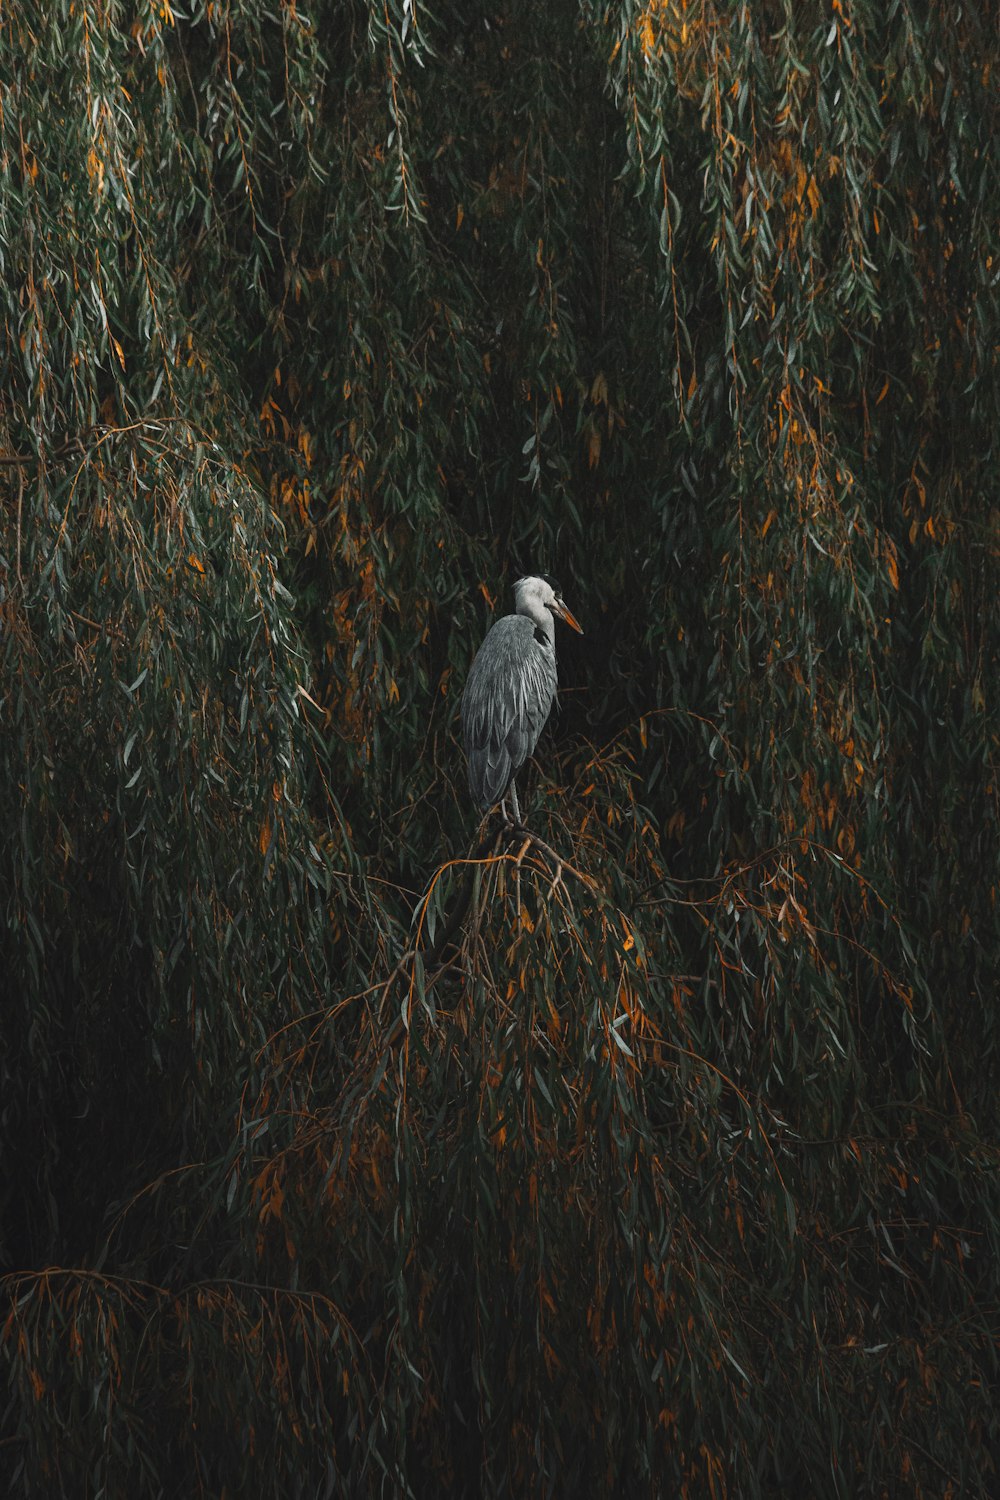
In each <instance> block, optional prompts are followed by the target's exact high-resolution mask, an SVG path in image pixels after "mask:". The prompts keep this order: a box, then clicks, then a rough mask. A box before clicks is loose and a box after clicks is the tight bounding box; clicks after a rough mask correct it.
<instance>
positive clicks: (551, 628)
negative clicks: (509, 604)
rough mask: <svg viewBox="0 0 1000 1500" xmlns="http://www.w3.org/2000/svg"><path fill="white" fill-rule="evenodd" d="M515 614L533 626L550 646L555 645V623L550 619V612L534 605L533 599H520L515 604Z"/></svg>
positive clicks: (541, 606)
mask: <svg viewBox="0 0 1000 1500" xmlns="http://www.w3.org/2000/svg"><path fill="white" fill-rule="evenodd" d="M517 613H518V614H519V615H525V616H526V617H527V618H528V619H529V620H530V621H531V623H532V624H533V625H536V626H537V627H538V629H539V630H540V631H541V632H542V634H543V635H544V636H545V639H546V640H547V641H548V643H549V645H550V646H555V643H556V622H555V620H554V619H553V618H552V611H551V610H550V609H546V608H545V605H544V604H536V603H535V601H534V599H520V600H518V603H517Z"/></svg>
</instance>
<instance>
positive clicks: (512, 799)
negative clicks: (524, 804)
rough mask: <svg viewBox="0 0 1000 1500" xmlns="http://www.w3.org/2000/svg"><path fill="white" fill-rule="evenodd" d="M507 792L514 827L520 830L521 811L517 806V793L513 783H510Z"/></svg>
mask: <svg viewBox="0 0 1000 1500" xmlns="http://www.w3.org/2000/svg"><path fill="white" fill-rule="evenodd" d="M508 790H509V792H510V805H511V807H512V808H513V810H514V827H515V828H521V827H522V826H523V825H522V823H521V809H520V808H519V807H518V805H517V792H516V790H515V788H514V783H513V781H511V784H510V786H509V788H508Z"/></svg>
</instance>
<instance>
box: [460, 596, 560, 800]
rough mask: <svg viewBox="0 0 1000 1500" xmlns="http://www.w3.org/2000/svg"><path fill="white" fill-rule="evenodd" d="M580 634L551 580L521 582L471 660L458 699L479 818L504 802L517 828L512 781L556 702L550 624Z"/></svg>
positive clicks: (554, 628) (552, 630)
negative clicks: (508, 802) (510, 605)
mask: <svg viewBox="0 0 1000 1500" xmlns="http://www.w3.org/2000/svg"><path fill="white" fill-rule="evenodd" d="M556 615H558V616H559V618H560V619H561V620H565V621H566V624H567V625H571V626H572V627H573V629H574V630H577V631H579V632H580V634H581V635H582V634H583V629H582V627H581V626H580V625H579V624H578V623H577V621H576V620H575V619H574V617H573V614H572V613H571V611H570V610H569V609H567V607H566V605H565V604H564V603H563V599H562V592H561V590H560V588H559V585H558V584H557V583H556V581H555V579H554V578H549V577H547V576H542V577H537V578H536V577H531V578H520V579H518V581H517V583H515V585H514V613H513V614H512V615H504V616H503V618H502V619H499V620H497V622H496V624H495V625H494V626H493V627H492V629H491V630H490V631H489V632H488V634H487V636H486V639H485V641H484V642H483V644H482V645H481V646H480V648H479V650H478V652H477V653H476V659H475V661H474V662H473V663H472V668H471V670H470V672H469V679H468V681H467V682H466V684H465V692H464V693H463V694H462V730H463V733H464V736H465V753H466V757H467V759H468V762H469V790H470V791H471V792H472V795H473V798H474V799H475V802H476V804H477V806H478V807H479V809H480V811H481V812H486V811H488V809H489V808H491V807H495V806H496V804H497V803H498V802H499V803H501V804H502V803H503V802H504V801H505V799H506V797H507V795H508V793H509V794H510V800H511V806H512V808H513V813H514V822H515V823H516V824H518V825H519V824H520V822H521V809H520V808H519V807H518V805H517V792H516V791H515V789H514V777H515V776H516V775H517V773H518V771H519V770H520V769H521V767H522V766H523V765H524V762H525V761H526V760H527V759H528V756H529V755H530V754H531V752H532V750H534V748H535V745H536V744H537V742H538V736H539V735H540V734H541V732H542V729H543V727H544V725H545V721H546V719H547V718H548V716H549V710H550V709H551V707H552V704H553V701H554V699H555V696H556V623H555V616H556Z"/></svg>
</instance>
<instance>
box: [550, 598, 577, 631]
mask: <svg viewBox="0 0 1000 1500" xmlns="http://www.w3.org/2000/svg"><path fill="white" fill-rule="evenodd" d="M552 612H553V614H557V615H558V616H559V618H560V620H565V621H566V624H567V625H572V627H573V629H574V630H575V631H576V632H577V634H578V635H583V626H582V625H581V624H580V622H579V620H578V619H577V618H576V616H575V615H574V613H573V611H572V610H570V609H567V608H566V606H565V604H564V603H563V602H562V600H561V599H557V600H556V602H555V604H553V606H552Z"/></svg>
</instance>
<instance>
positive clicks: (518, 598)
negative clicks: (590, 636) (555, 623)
mask: <svg viewBox="0 0 1000 1500" xmlns="http://www.w3.org/2000/svg"><path fill="white" fill-rule="evenodd" d="M514 607H515V609H516V610H517V612H518V614H522V615H532V616H535V617H536V618H537V617H538V615H539V614H540V612H541V611H542V610H546V609H547V610H549V611H550V612H551V613H552V614H554V615H557V616H558V618H559V619H560V620H565V621H566V624H567V625H570V626H572V628H573V629H574V630H576V631H578V632H579V634H580V635H582V634H583V626H582V625H581V624H580V623H579V621H578V620H577V618H576V616H575V615H574V614H573V612H572V610H570V609H569V608H568V607H567V606H566V604H565V603H564V602H563V596H562V589H561V588H560V587H559V585H558V583H557V582H556V580H555V579H554V578H552V577H551V576H550V575H549V574H548V573H540V574H537V575H530V576H529V577H527V578H519V579H518V580H517V582H516V583H515V585H514Z"/></svg>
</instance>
